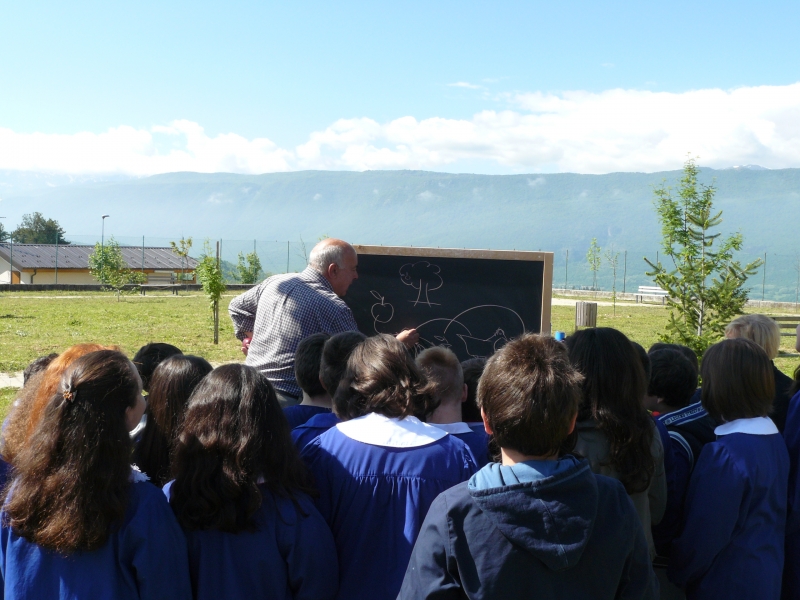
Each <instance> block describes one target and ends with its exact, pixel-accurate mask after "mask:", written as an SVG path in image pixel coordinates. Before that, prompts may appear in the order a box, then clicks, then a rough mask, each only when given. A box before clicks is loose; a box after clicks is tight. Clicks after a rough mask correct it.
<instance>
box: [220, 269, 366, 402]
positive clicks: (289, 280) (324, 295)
mask: <svg viewBox="0 0 800 600" xmlns="http://www.w3.org/2000/svg"><path fill="white" fill-rule="evenodd" d="M228 313H229V314H230V316H231V320H232V321H233V329H234V332H235V333H236V337H237V338H239V339H243V338H244V337H245V335H244V334H245V332H247V331H252V332H253V339H252V341H251V342H250V349H249V351H248V353H247V360H246V361H245V364H247V365H250V366H251V367H255V368H256V369H258V370H259V371H261V372H263V373H264V374H265V375H266V376H267V378H268V379H269V380H270V381H271V382H272V385H273V386H275V389H276V390H279V391H281V392H284V393H286V394H291V395H292V396H297V397H300V396H302V395H303V392H302V390H301V389H300V387H299V386H298V385H297V381H296V380H295V377H294V355H295V352H296V351H297V345H298V344H299V343H300V341H301V340H303V339H304V338H306V337H308V336H309V335H311V334H313V333H320V332H322V333H328V334H330V335H333V334H335V333H341V332H343V331H354V330H358V325H356V321H355V319H354V318H353V313H352V312H351V311H350V308H349V307H348V306H347V304H345V303H344V300H342V299H341V298H339V296H337V295H336V294H335V293H334V292H333V289H332V288H331V284H330V283H328V280H327V279H325V277H323V276H322V274H321V273H319V272H318V271H316V270H315V269H313V268H311V267H306V269H305V271H303V272H302V273H288V274H286V275H275V276H273V277H270V278H268V279H266V280H264V281H263V282H262V283H260V284H259V285H257V286H256V287H254V288H252V289H250V290H248V291H247V292H245V293H244V294H242V295H241V296H237V297H236V298H234V299H233V300H231V303H230V306H229V307H228Z"/></svg>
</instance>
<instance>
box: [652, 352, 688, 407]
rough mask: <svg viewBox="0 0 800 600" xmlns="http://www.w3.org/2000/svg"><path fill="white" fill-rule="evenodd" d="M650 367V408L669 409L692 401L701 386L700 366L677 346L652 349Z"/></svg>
mask: <svg viewBox="0 0 800 600" xmlns="http://www.w3.org/2000/svg"><path fill="white" fill-rule="evenodd" d="M650 370H651V373H650V383H649V384H648V386H647V401H646V408H648V409H650V410H658V411H661V412H666V411H669V410H674V409H678V408H683V407H684V406H686V405H688V404H689V401H690V400H691V399H692V395H693V394H694V392H695V390H696V389H697V368H696V367H695V366H694V365H693V364H692V362H691V361H690V360H689V359H688V358H687V357H686V356H685V355H684V354H683V353H682V352H680V351H678V350H675V349H673V348H664V349H663V350H656V351H655V352H651V353H650ZM665 405H666V406H665Z"/></svg>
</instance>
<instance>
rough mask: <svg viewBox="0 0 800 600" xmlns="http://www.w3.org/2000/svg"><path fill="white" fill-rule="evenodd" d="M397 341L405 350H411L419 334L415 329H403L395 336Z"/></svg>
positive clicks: (417, 340)
mask: <svg viewBox="0 0 800 600" xmlns="http://www.w3.org/2000/svg"><path fill="white" fill-rule="evenodd" d="M395 337H396V338H397V340H398V341H400V342H402V343H403V345H404V346H405V347H406V348H409V349H411V348H413V347H414V346H415V345H416V344H417V342H419V333H418V332H417V330H416V329H403V331H401V332H400V333H398V334H397V335H396V336H395Z"/></svg>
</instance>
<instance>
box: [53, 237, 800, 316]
mask: <svg viewBox="0 0 800 600" xmlns="http://www.w3.org/2000/svg"><path fill="white" fill-rule="evenodd" d="M189 237H190V236H186V235H184V236H177V237H174V238H166V237H149V236H141V237H138V236H136V237H133V236H114V239H115V240H116V241H117V243H119V245H120V246H131V247H141V248H143V249H144V248H169V247H170V242H176V243H178V242H180V240H181V239H188V238H189ZM67 239H68V240H69V241H70V242H71V243H72V244H80V245H94V244H96V243H99V242H101V237H100V236H96V235H95V236H93V235H68V236H67ZM105 239H110V236H107V237H106V238H105ZM316 241H317V240H310V241H303V240H298V241H282V240H259V239H253V240H232V239H221V240H217V239H203V238H197V237H192V247H191V249H190V250H189V256H192V257H194V258H197V257H199V256H200V255H201V254H202V253H203V252H204V245H205V244H206V243H207V244H208V247H207V251H208V252H209V253H210V254H212V255H214V254H215V252H216V242H220V254H221V259H222V261H223V272H224V274H225V277H226V279H227V281H228V282H230V283H234V282H237V281H238V280H239V279H238V271H237V268H236V266H237V264H238V263H239V258H240V256H241V257H242V258H243V259H245V264H246V257H247V255H248V254H250V253H253V252H254V253H255V254H256V255H257V257H258V260H259V262H260V264H261V273H260V275H259V279H263V278H264V277H266V276H268V275H272V274H276V273H287V272H296V271H302V270H303V268H305V265H306V263H307V261H308V253H309V252H310V251H311V248H312V247H313V246H314V244H315V243H316ZM516 249H517V250H522V249H523V248H516ZM530 249H531V250H538V249H539V248H538V247H537V248H530ZM587 249H588V246H587V248H583V249H580V248H569V249H566V248H562V249H557V250H554V261H553V286H554V287H556V288H567V289H585V290H591V289H598V290H604V291H610V290H611V289H612V287H616V290H617V292H628V293H631V292H636V290H637V288H638V287H639V286H641V285H654V283H653V280H652V278H651V277H649V276H648V275H647V272H648V271H649V270H650V267H649V266H648V265H647V263H646V262H645V260H644V257H647V258H649V259H650V260H651V261H653V262H656V261H658V260H661V261H662V262H663V263H664V264H665V266H667V268H669V262H666V261H669V259H665V257H664V255H663V253H662V252H661V251H660V250H659V249H658V248H650V249H635V248H611V249H609V248H603V249H601V252H600V254H601V260H600V266H599V268H598V269H597V270H596V271H594V272H593V271H592V270H591V268H590V265H589V261H588V260H587V257H586V251H587ZM543 250H546V249H545V248H543ZM615 255H616V262H617V267H616V279H615V276H614V269H613V267H612V261H613V259H614V256H615ZM736 258H737V259H738V260H740V261H741V262H742V264H746V263H749V262H751V261H754V260H761V261H762V262H763V264H762V266H761V267H759V269H758V271H757V272H756V274H755V275H754V276H753V277H751V278H750V280H749V281H748V287H749V289H750V298H751V299H753V300H774V301H782V302H797V301H798V300H800V253H795V254H781V253H772V252H766V253H764V252H754V251H742V252H740V253H738V255H737V257H736ZM129 266H130V267H131V268H136V267H137V266H138V265H136V264H131V265H129Z"/></svg>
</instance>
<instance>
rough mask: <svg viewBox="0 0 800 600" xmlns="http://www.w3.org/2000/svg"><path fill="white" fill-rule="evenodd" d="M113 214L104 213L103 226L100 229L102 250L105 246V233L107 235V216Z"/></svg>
mask: <svg viewBox="0 0 800 600" xmlns="http://www.w3.org/2000/svg"><path fill="white" fill-rule="evenodd" d="M110 216H111V215H103V227H102V228H101V229H100V251H101V252H102V251H103V248H104V246H105V235H106V218H107V217H110Z"/></svg>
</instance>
